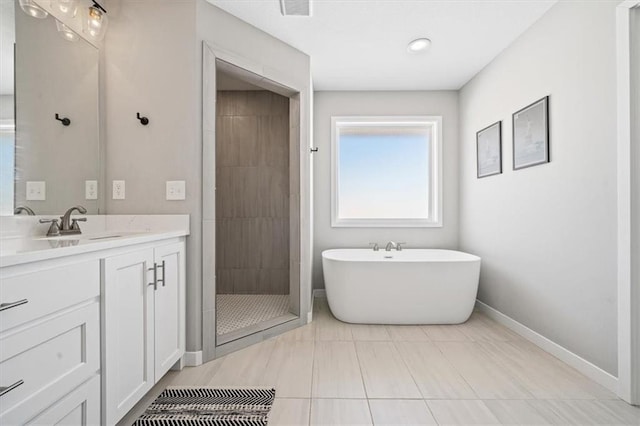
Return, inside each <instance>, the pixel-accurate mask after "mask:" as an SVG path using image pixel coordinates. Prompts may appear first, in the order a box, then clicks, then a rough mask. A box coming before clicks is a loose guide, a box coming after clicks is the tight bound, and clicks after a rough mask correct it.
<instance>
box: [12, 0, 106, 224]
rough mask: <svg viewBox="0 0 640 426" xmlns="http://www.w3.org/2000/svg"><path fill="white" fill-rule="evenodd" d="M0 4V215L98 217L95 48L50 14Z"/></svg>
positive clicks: (99, 173) (98, 152) (98, 179)
mask: <svg viewBox="0 0 640 426" xmlns="http://www.w3.org/2000/svg"><path fill="white" fill-rule="evenodd" d="M1 4H2V46H1V47H2V53H1V55H2V56H1V60H2V75H1V79H2V82H1V85H0V89H1V90H2V92H1V93H0V94H1V95H2V116H1V117H0V119H1V121H0V124H1V127H0V132H1V133H0V137H1V141H2V142H1V143H2V145H1V151H0V156H1V158H0V161H1V165H0V166H1V169H2V173H1V174H0V179H1V180H0V191H1V193H0V204H1V205H0V214H2V215H11V214H14V212H16V209H18V212H17V213H20V214H30V213H31V212H34V213H35V214H38V215H44V214H61V213H64V211H65V210H66V209H68V208H69V207H71V206H74V205H78V204H81V205H83V206H85V207H86V208H87V210H88V212H89V213H93V214H96V213H99V207H100V191H101V190H102V188H101V185H100V183H101V182H100V176H101V166H100V164H101V163H100V137H99V117H98V91H99V87H98V84H99V83H98V66H99V53H98V50H97V49H96V48H95V47H94V46H92V45H91V44H89V43H88V42H87V41H86V40H84V39H83V38H82V37H79V36H77V35H76V34H75V33H73V32H71V31H70V30H69V29H68V28H65V27H61V25H60V23H59V22H58V21H56V19H55V18H53V17H52V16H47V17H46V18H45V19H36V18H34V17H32V16H29V15H27V14H26V13H23V12H22V10H21V9H20V6H19V5H18V2H17V1H16V2H15V3H14V2H4V1H3V2H1ZM9 14H11V18H9V17H8V16H7V15H9ZM11 21H13V22H14V23H15V26H14V27H13V28H15V32H14V34H13V36H14V40H15V50H14V45H13V43H11V40H10V34H9V31H7V29H8V24H9V23H10V22H11ZM5 24H7V25H5ZM5 32H6V33H7V35H5ZM10 64H12V65H13V67H11V68H13V69H10V66H9V65H10ZM14 88H15V90H14ZM21 207H23V208H21Z"/></svg>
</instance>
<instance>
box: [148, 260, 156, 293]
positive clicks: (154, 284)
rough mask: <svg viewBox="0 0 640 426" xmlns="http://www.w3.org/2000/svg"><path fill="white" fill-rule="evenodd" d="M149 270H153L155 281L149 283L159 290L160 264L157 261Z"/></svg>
mask: <svg viewBox="0 0 640 426" xmlns="http://www.w3.org/2000/svg"><path fill="white" fill-rule="evenodd" d="M149 271H153V282H152V283H149V285H152V286H153V290H154V291H156V290H158V265H157V264H156V263H154V264H153V268H149Z"/></svg>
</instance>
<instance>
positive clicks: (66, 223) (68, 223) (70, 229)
mask: <svg viewBox="0 0 640 426" xmlns="http://www.w3.org/2000/svg"><path fill="white" fill-rule="evenodd" d="M75 210H77V211H78V213H80V214H87V209H85V208H84V207H82V206H75V207H71V208H70V209H69V210H67V211H66V212H65V214H64V215H63V216H61V217H60V220H61V221H62V223H61V224H60V233H61V234H65V235H73V234H82V231H81V230H80V226H79V225H78V222H86V221H87V218H86V217H83V218H79V219H71V214H72V213H73V212H74V211H75Z"/></svg>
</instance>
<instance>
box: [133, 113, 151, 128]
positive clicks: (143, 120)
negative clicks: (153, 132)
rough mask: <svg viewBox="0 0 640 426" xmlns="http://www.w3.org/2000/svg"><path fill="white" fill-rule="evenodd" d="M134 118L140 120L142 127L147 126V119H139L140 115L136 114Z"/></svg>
mask: <svg viewBox="0 0 640 426" xmlns="http://www.w3.org/2000/svg"><path fill="white" fill-rule="evenodd" d="M136 118H137V119H138V120H140V123H142V125H143V126H146V125H147V124H149V119H148V118H147V117H140V113H138V114H136Z"/></svg>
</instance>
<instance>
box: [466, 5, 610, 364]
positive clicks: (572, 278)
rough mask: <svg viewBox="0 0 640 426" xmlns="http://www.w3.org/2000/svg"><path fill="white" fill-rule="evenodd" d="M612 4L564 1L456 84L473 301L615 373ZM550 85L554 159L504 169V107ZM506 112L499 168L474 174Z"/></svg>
mask: <svg viewBox="0 0 640 426" xmlns="http://www.w3.org/2000/svg"><path fill="white" fill-rule="evenodd" d="M615 7H616V2H610V1H583V2H560V3H558V4H557V5H556V6H554V7H553V8H552V9H550V11H549V12H548V13H547V14H546V15H544V16H543V17H542V18H541V19H540V20H539V21H538V22H537V23H536V24H534V25H533V26H532V27H531V28H530V29H529V30H528V31H527V32H525V33H524V34H523V35H522V36H521V37H520V38H519V39H518V40H516V41H515V42H514V43H513V44H512V45H511V46H510V47H509V48H508V49H506V50H505V51H504V52H503V53H502V54H501V55H500V56H498V57H497V58H496V59H495V60H494V61H493V62H492V63H491V64H490V65H488V66H487V67H486V68H485V69H484V70H483V71H482V72H481V73H480V74H478V75H477V76H476V77H475V78H474V79H473V80H471V81H470V82H469V83H468V84H467V85H466V86H465V87H464V88H463V89H462V90H461V92H460V122H461V126H460V246H461V249H462V250H464V251H467V252H471V253H474V254H477V255H479V256H481V257H482V261H483V265H482V273H481V282H480V293H479V299H480V300H481V301H483V302H485V303H487V304H488V305H490V306H491V307H493V308H495V309H497V310H499V311H500V312H502V313H504V314H506V315H508V316H510V317H511V318H513V319H515V320H516V321H519V322H520V323H522V324H524V325H526V326H527V327H529V328H531V329H532V330H534V331H537V332H538V333H540V334H542V335H543V336H545V337H547V338H549V339H551V340H553V341H554V342H556V343H558V344H560V345H562V346H563V347H565V348H567V349H569V350H570V351H572V352H574V353H576V354H578V355H579V356H581V357H583V358H585V359H586V360H588V361H590V362H592V363H593V364H595V365H596V366H598V367H600V368H602V369H604V370H605V371H607V372H609V373H611V374H613V375H616V374H617V358H616V353H617V341H616V334H617V318H616V316H617V310H616V297H617V293H616V292H617V287H616V139H615V138H616V98H615V94H616V86H615V84H616V76H615V15H614V10H615ZM545 95H550V132H551V138H550V139H551V163H549V164H545V165H541V166H537V167H532V168H528V169H524V170H518V171H513V170H512V160H511V155H512V148H511V144H512V138H511V128H512V125H511V114H512V113H513V112H515V111H517V110H518V109H520V108H522V107H524V106H526V105H528V104H529V103H531V102H533V101H535V100H537V99H539V98H541V97H543V96H545ZM497 120H503V161H504V162H503V165H504V174H502V175H498V176H493V177H488V178H484V179H477V178H476V148H475V143H476V140H475V134H476V131H478V130H480V129H482V128H484V127H485V126H487V125H489V124H491V123H493V122H495V121H497Z"/></svg>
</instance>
